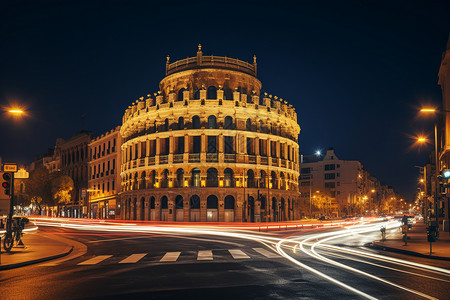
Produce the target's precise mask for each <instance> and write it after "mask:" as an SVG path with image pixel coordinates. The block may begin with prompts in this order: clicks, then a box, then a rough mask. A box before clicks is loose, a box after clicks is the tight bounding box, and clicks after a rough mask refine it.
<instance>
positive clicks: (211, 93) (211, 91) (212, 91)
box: [206, 86, 217, 99]
mask: <svg viewBox="0 0 450 300" xmlns="http://www.w3.org/2000/svg"><path fill="white" fill-rule="evenodd" d="M206 99H217V88H216V87H215V86H210V87H208V90H207V91H206Z"/></svg>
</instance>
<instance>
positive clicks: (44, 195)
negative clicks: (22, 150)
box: [26, 167, 53, 213]
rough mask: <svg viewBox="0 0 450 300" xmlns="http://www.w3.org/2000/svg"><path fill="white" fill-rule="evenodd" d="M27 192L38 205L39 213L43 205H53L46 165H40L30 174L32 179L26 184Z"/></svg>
mask: <svg viewBox="0 0 450 300" xmlns="http://www.w3.org/2000/svg"><path fill="white" fill-rule="evenodd" d="M26 192H27V194H28V196H29V197H30V199H31V200H32V201H33V202H34V203H35V204H36V205H37V206H38V208H39V213H41V211H42V207H41V205H51V204H52V202H53V197H52V195H51V187H50V176H49V172H48V170H47V169H46V168H44V167H38V168H36V169H35V170H34V171H33V172H31V174H30V179H29V181H28V184H27V185H26Z"/></svg>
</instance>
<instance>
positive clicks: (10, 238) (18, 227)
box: [3, 218, 25, 252]
mask: <svg viewBox="0 0 450 300" xmlns="http://www.w3.org/2000/svg"><path fill="white" fill-rule="evenodd" d="M11 221H12V224H11ZM24 225H25V224H24V222H22V220H21V218H14V219H13V220H10V219H8V220H7V221H6V232H5V238H4V240H3V249H5V251H6V252H10V251H11V248H12V247H14V245H17V244H19V242H20V240H21V239H22V236H23V232H22V230H23V227H24Z"/></svg>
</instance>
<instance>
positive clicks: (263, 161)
mask: <svg viewBox="0 0 450 300" xmlns="http://www.w3.org/2000/svg"><path fill="white" fill-rule="evenodd" d="M261 164H262V165H268V164H269V162H268V159H267V157H265V156H261Z"/></svg>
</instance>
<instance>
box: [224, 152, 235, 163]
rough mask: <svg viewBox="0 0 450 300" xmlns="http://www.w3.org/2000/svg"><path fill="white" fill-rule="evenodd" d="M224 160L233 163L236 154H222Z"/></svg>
mask: <svg viewBox="0 0 450 300" xmlns="http://www.w3.org/2000/svg"><path fill="white" fill-rule="evenodd" d="M224 162H226V163H235V162H236V154H224Z"/></svg>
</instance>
